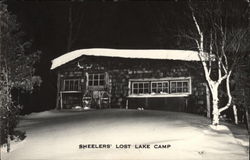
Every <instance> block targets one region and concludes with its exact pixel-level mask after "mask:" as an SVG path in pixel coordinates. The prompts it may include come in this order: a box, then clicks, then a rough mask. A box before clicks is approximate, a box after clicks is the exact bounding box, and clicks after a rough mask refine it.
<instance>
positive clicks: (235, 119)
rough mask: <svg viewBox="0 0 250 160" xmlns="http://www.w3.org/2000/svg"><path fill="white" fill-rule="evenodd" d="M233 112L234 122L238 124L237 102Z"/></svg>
mask: <svg viewBox="0 0 250 160" xmlns="http://www.w3.org/2000/svg"><path fill="white" fill-rule="evenodd" d="M233 112H234V123H235V124H238V115H237V108H236V105H235V104H234V105H233Z"/></svg>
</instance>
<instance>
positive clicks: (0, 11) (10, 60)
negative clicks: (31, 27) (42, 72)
mask: <svg viewBox="0 0 250 160" xmlns="http://www.w3.org/2000/svg"><path fill="white" fill-rule="evenodd" d="M39 55H40V51H34V49H33V48H32V43H31V41H27V40H25V35H24V33H23V32H22V31H21V26H20V25H19V24H18V22H17V19H16V17H15V16H14V15H12V14H10V13H9V12H8V10H7V5H6V4H4V2H0V86H1V87H0V116H1V117H0V118H1V145H2V144H4V143H6V142H7V143H9V140H10V139H11V137H13V136H14V135H15V134H16V133H19V134H20V132H17V131H15V130H14V128H15V127H16V125H17V123H18V113H19V111H20V108H21V107H20V106H19V105H18V104H15V103H14V102H13V98H12V95H11V91H12V90H13V89H14V88H21V89H24V90H28V91H32V89H33V86H34V85H39V84H40V83H41V79H40V77H38V76H34V72H35V69H34V65H35V63H36V62H37V60H38V58H39ZM7 150H9V148H8V149H7Z"/></svg>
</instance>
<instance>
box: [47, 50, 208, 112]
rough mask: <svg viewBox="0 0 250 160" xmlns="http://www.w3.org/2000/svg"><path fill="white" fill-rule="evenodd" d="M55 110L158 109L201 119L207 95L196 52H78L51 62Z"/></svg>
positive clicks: (205, 108) (204, 110)
mask: <svg viewBox="0 0 250 160" xmlns="http://www.w3.org/2000/svg"><path fill="white" fill-rule="evenodd" d="M51 70H54V72H55V73H56V74H57V109H71V108H74V107H76V106H78V108H79V107H82V108H88V109H91V108H92V109H103V108H126V109H138V108H143V109H155V110H157V109H159V110H169V111H182V112H191V113H200V114H206V111H207V110H208V109H209V108H208V107H207V106H209V101H210V100H209V98H210V96H209V90H208V88H207V86H206V85H205V84H206V83H205V78H204V75H203V71H202V66H201V63H200V57H199V56H198V53H197V52H196V51H190V50H165V49H162V50H159V49H143V50H140V49H129V50H128V49H101V48H92V49H80V50H75V51H72V52H69V53H66V54H64V55H62V56H60V57H58V58H55V59H54V60H52V66H51Z"/></svg>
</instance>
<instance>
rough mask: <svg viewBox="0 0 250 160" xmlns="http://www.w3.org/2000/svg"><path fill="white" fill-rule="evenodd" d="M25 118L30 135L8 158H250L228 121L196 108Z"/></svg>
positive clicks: (24, 126)
mask: <svg viewBox="0 0 250 160" xmlns="http://www.w3.org/2000/svg"><path fill="white" fill-rule="evenodd" d="M21 119H22V120H21V123H20V125H19V129H20V130H24V131H26V135H27V137H26V138H25V140H24V141H22V142H18V143H15V144H13V145H12V146H11V147H12V150H11V152H10V153H6V152H2V158H3V159H4V160H38V159H39V160H41V159H42V160H50V159H53V160H57V159H58V160H59V159H60V160H68V159H70V160H78V159H150V160H152V159H190V160H191V159H192V160H196V159H198V160H199V159H207V160H209V159H220V160H223V159H224V160H229V159H232V160H237V159H238V160H244V159H246V160H247V159H249V157H248V156H249V155H248V152H247V151H246V150H245V148H244V146H242V145H241V144H239V143H238V142H237V141H236V140H235V138H234V137H233V135H232V133H231V132H230V130H229V129H228V128H227V127H225V126H222V127H220V129H213V128H211V127H210V126H209V124H210V121H209V120H208V119H206V118H204V117H201V116H197V115H193V114H187V113H176V112H165V111H151V110H144V111H138V110H119V109H110V110H96V111H79V112H75V111H46V112H42V113H33V114H31V115H27V116H24V117H22V118H21ZM88 144H90V148H85V149H80V148H79V145H88ZM91 144H93V145H102V146H103V145H106V146H110V148H93V147H95V146H92V148H91ZM129 145H130V148H129ZM140 145H144V147H145V148H138V147H140ZM116 146H120V147H121V146H123V147H125V146H127V148H116ZM156 146H158V148H155V147H156ZM159 146H161V147H162V148H159ZM147 147H149V148H147ZM164 147H165V148H164Z"/></svg>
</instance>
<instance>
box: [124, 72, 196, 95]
mask: <svg viewBox="0 0 250 160" xmlns="http://www.w3.org/2000/svg"><path fill="white" fill-rule="evenodd" d="M129 81H130V89H131V90H130V93H129V94H132V96H154V97H157V96H158V97H167V96H170V97H171V96H186V95H189V94H191V77H166V78H157V79H156V78H152V79H151V78H144V79H130V80H129Z"/></svg>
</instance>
